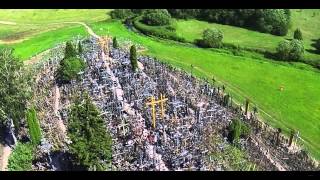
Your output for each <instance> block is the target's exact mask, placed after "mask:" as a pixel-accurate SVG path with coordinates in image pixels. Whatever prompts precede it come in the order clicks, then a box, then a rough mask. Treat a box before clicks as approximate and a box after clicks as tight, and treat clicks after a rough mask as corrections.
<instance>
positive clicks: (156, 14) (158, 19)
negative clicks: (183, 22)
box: [142, 9, 171, 26]
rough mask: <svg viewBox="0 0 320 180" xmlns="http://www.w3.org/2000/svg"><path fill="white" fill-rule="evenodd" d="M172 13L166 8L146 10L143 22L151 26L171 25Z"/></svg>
mask: <svg viewBox="0 0 320 180" xmlns="http://www.w3.org/2000/svg"><path fill="white" fill-rule="evenodd" d="M170 20H171V15H170V14H169V12H168V11H167V10H166V9H153V10H145V12H144V15H143V17H142V22H143V23H145V24H147V25H151V26H164V25H169V24H170Z"/></svg>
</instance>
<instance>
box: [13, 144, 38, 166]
mask: <svg viewBox="0 0 320 180" xmlns="http://www.w3.org/2000/svg"><path fill="white" fill-rule="evenodd" d="M33 160H34V146H33V145H32V144H30V143H26V144H23V143H20V142H18V144H17V146H16V147H15V149H14V150H13V152H12V154H11V155H10V157H9V160H8V169H9V171H30V170H31V169H32V161H33Z"/></svg>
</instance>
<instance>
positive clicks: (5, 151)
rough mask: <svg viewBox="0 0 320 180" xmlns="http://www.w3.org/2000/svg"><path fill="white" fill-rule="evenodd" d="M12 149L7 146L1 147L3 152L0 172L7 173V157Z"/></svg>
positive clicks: (0, 159) (0, 160)
mask: <svg viewBox="0 0 320 180" xmlns="http://www.w3.org/2000/svg"><path fill="white" fill-rule="evenodd" d="M11 152H12V149H11V148H10V147H9V146H4V147H3V152H2V155H1V158H0V171H7V166H8V160H9V156H10V154H11Z"/></svg>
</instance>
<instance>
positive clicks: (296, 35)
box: [293, 28, 302, 40]
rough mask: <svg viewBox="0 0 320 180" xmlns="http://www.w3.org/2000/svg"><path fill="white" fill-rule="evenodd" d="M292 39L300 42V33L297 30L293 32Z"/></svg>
mask: <svg viewBox="0 0 320 180" xmlns="http://www.w3.org/2000/svg"><path fill="white" fill-rule="evenodd" d="M293 38H294V39H297V40H302V32H301V30H300V29H299V28H298V29H296V30H295V31H294V34H293Z"/></svg>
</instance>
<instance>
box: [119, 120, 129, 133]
mask: <svg viewBox="0 0 320 180" xmlns="http://www.w3.org/2000/svg"><path fill="white" fill-rule="evenodd" d="M128 125H129V124H127V123H125V121H124V119H122V121H121V124H119V125H118V129H121V128H122V133H123V136H125V135H126V133H127V132H128Z"/></svg>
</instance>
